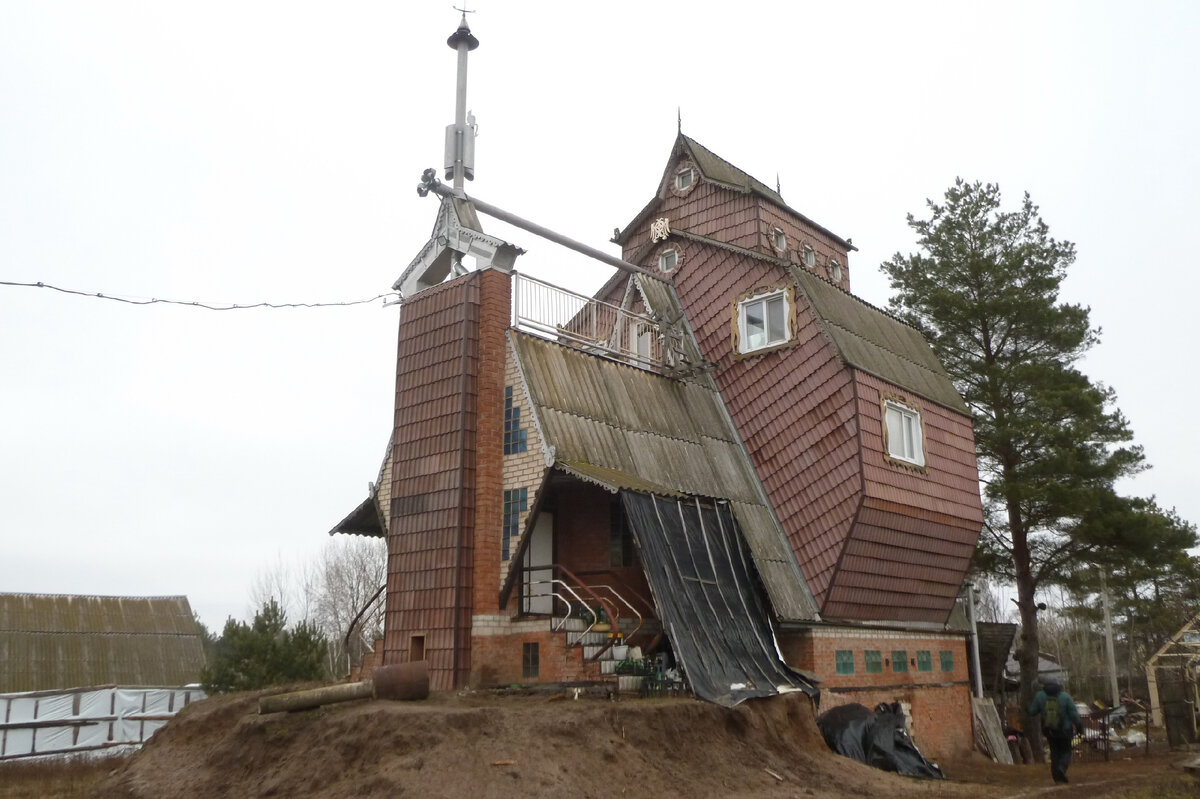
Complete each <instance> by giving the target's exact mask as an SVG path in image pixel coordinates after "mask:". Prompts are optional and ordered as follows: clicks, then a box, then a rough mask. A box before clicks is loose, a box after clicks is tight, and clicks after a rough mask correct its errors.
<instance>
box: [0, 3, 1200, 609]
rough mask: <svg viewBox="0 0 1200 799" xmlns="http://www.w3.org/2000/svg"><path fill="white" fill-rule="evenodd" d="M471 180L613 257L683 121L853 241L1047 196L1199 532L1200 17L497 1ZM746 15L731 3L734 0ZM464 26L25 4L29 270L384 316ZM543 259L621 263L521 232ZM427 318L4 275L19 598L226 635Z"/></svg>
mask: <svg viewBox="0 0 1200 799" xmlns="http://www.w3.org/2000/svg"><path fill="white" fill-rule="evenodd" d="M472 7H473V8H477V9H478V13H476V14H473V15H471V17H470V23H471V27H472V30H473V32H474V33H475V34H476V35H477V36H478V38H479V39H480V41H481V46H480V48H479V49H478V50H476V51H475V52H474V53H472V55H471V61H470V90H469V100H468V105H469V107H470V108H471V109H473V110H474V112H475V114H476V117H477V119H478V122H479V126H480V138H479V140H478V143H477V158H476V172H477V179H476V181H475V182H474V183H473V184H468V193H470V194H473V195H475V196H478V197H479V198H480V199H483V200H486V201H488V202H490V203H493V204H495V205H499V206H501V207H502V208H505V209H506V210H509V211H511V212H513V213H516V214H518V215H521V216H524V217H526V218H528V219H533V220H535V221H537V222H538V223H540V224H542V225H544V226H547V227H550V228H552V229H554V230H557V231H559V232H562V233H564V234H566V235H569V236H571V237H574V238H577V239H580V240H582V241H585V242H587V243H590V244H592V245H593V246H597V247H601V248H604V249H606V250H608V251H610V252H613V253H616V252H617V250H616V248H615V247H614V246H612V245H610V244H607V241H608V239H609V238H610V237H611V235H612V231H613V228H614V227H623V226H624V225H625V224H626V223H627V222H628V221H629V220H630V219H632V217H633V216H634V215H635V214H636V213H637V212H638V211H639V210H640V209H641V208H642V206H643V205H644V204H645V203H646V202H647V201H648V200H649V199H650V198H651V196H652V193H653V191H654V189H655V187H656V185H657V182H658V180H659V177H660V176H661V174H662V170H663V168H664V166H665V159H666V158H667V155H668V153H669V150H670V147H671V144H672V142H673V140H674V136H675V129H676V114H677V109H678V110H679V111H680V112H681V113H682V120H683V130H684V132H685V133H687V134H689V135H690V136H692V137H693V138H695V139H697V140H698V141H700V142H701V143H703V144H704V145H706V146H707V147H709V148H710V149H712V150H714V151H715V152H716V153H718V154H720V155H721V156H723V157H725V158H726V159H728V160H729V161H731V162H733V163H734V164H736V165H738V166H740V167H742V168H743V169H745V170H746V171H748V172H750V173H751V174H753V175H755V176H756V177H758V178H760V179H761V180H763V181H764V182H766V183H768V184H772V185H773V184H774V182H775V179H776V175H777V174H778V176H779V180H780V182H781V184H782V192H783V196H784V197H785V199H786V200H787V201H788V203H789V204H790V205H792V206H793V207H794V208H796V209H797V210H799V211H801V212H802V213H804V214H806V215H807V216H809V217H811V218H813V219H815V220H816V221H818V222H819V223H821V224H822V225H824V226H826V227H828V228H829V229H831V230H833V231H834V232H835V233H837V234H839V235H841V236H843V237H853V239H854V243H855V244H856V245H857V246H858V247H859V248H860V251H859V252H858V253H855V254H853V256H852V258H851V260H850V279H851V286H852V288H853V290H854V291H855V292H856V293H857V294H859V295H860V296H862V297H864V298H865V299H867V300H868V301H870V302H872V303H875V304H877V305H884V304H885V303H886V302H887V298H888V289H887V284H886V281H885V279H884V278H883V277H882V276H881V275H880V273H879V271H878V267H879V264H880V262H881V261H883V260H884V259H886V258H888V257H889V256H890V255H891V254H892V253H894V252H896V251H898V250H899V251H903V252H905V253H908V252H911V251H913V249H914V243H915V240H914V237H913V235H912V233H911V231H910V230H909V228H908V227H907V225H906V224H905V215H906V214H907V213H908V212H915V213H917V214H923V213H924V201H925V199H926V198H929V197H933V198H937V197H940V196H941V194H942V193H943V191H944V190H945V188H946V187H947V186H948V185H950V184H951V183H952V182H953V180H954V178H955V177H956V176H960V175H961V176H962V177H964V178H967V179H971V180H974V179H980V180H984V181H991V182H998V183H999V184H1000V185H1001V188H1002V189H1003V191H1004V192H1005V195H1006V197H1007V200H1008V205H1009V206H1010V207H1011V206H1015V205H1016V203H1017V202H1018V201H1019V199H1020V195H1021V192H1024V191H1029V192H1030V193H1031V194H1032V195H1033V199H1034V201H1035V202H1037V203H1038V204H1039V205H1040V206H1041V208H1042V213H1043V216H1044V218H1045V219H1046V221H1047V222H1048V223H1049V225H1050V228H1051V231H1052V233H1053V235H1055V236H1056V237H1058V238H1062V239H1068V240H1071V241H1074V242H1075V243H1076V244H1077V246H1078V252H1079V255H1078V262H1077V263H1076V265H1075V266H1074V267H1073V269H1072V270H1071V273H1070V277H1069V278H1068V280H1067V282H1066V284H1065V287H1064V299H1067V300H1070V301H1073V302H1081V303H1084V304H1086V305H1089V306H1090V307H1091V309H1092V321H1093V323H1094V324H1095V325H1097V326H1100V327H1101V328H1103V339H1102V343H1101V345H1100V346H1099V348H1097V349H1096V350H1095V351H1094V353H1093V354H1092V355H1090V356H1089V357H1088V359H1087V362H1086V365H1085V367H1086V370H1087V371H1088V373H1089V374H1090V375H1091V376H1092V377H1093V378H1094V379H1097V380H1099V381H1102V382H1104V383H1106V384H1108V385H1111V386H1112V387H1113V388H1114V389H1116V391H1117V396H1118V399H1119V405H1120V407H1121V409H1122V410H1123V411H1124V412H1125V413H1126V415H1127V416H1128V417H1129V419H1130V421H1131V423H1132V426H1133V429H1134V431H1135V433H1136V435H1137V440H1138V442H1139V443H1141V444H1143V445H1144V446H1145V449H1146V454H1147V457H1148V460H1149V462H1150V463H1151V464H1153V467H1154V468H1153V469H1152V470H1151V471H1149V472H1148V473H1146V474H1144V475H1142V476H1140V477H1138V478H1137V479H1136V480H1135V481H1133V482H1132V483H1130V484H1129V485H1127V486H1126V487H1125V488H1126V490H1128V491H1130V492H1134V493H1138V494H1143V495H1149V494H1155V495H1157V496H1158V499H1159V501H1160V502H1161V503H1162V504H1164V505H1165V506H1167V507H1172V506H1174V507H1177V508H1178V510H1179V511H1180V513H1181V514H1182V515H1183V516H1184V517H1185V518H1187V519H1189V520H1191V521H1198V520H1200V496H1198V493H1200V492H1197V490H1196V480H1195V466H1194V463H1195V459H1196V455H1197V453H1198V452H1200V425H1197V424H1196V423H1195V422H1194V421H1193V420H1191V419H1190V418H1189V409H1190V405H1191V403H1192V401H1193V400H1194V399H1195V397H1196V395H1197V393H1198V389H1200V378H1198V377H1197V375H1196V363H1197V361H1198V360H1200V359H1198V358H1197V357H1196V355H1195V354H1194V353H1193V352H1192V349H1193V346H1194V336H1193V335H1192V321H1193V318H1194V316H1195V312H1194V308H1195V306H1196V303H1197V297H1200V278H1198V277H1197V270H1196V268H1195V258H1194V257H1193V253H1192V252H1191V250H1192V249H1193V247H1194V246H1195V242H1194V241H1193V239H1192V235H1193V231H1194V230H1195V226H1196V223H1195V220H1196V219H1197V217H1200V174H1198V173H1200V167H1198V160H1200V157H1198V155H1197V152H1198V149H1200V148H1198V146H1197V142H1200V122H1198V112H1197V79H1198V77H1200V47H1197V46H1196V44H1195V42H1196V40H1197V38H1198V37H1200V4H1196V3H1187V2H1144V3H1137V4H1132V3H1103V2H1096V1H1095V0H1090V1H1089V2H1081V3H1065V2H1060V3H1055V2H1037V3H1022V2H1005V3H995V2H993V3H987V4H984V3H971V4H967V3H957V2H954V3H923V2H906V3H896V2H888V3H836V4H835V3H799V2H787V3H764V2H753V1H749V0H747V1H744V2H740V3H736V4H733V5H729V4H724V5H721V6H719V8H720V11H719V12H710V11H705V10H703V9H704V8H705V5H704V4H701V3H695V2H679V3H647V2H640V3H627V2H609V3H562V2H558V3H549V2H521V3H515V2H509V3H499V2H495V1H494V0H478V2H477V3H474V4H472ZM714 7H716V6H714ZM457 24H458V14H457V13H456V12H455V11H453V10H452V8H451V4H450V3H449V2H424V1H422V2H407V3H398V2H394V0H393V1H391V2H376V3H368V2H354V3H337V4H333V3H327V4H316V3H296V2H288V3H247V2H212V1H211V0H209V1H207V2H203V3H199V2H194V3H192V2H189V3H181V2H152V3H151V2H147V3H128V2H117V1H116V0H106V2H103V3H96V2H81V3H68V2H53V1H51V0H38V1H37V2H20V1H19V0H4V2H0V281H10V282H37V281H41V282H44V283H48V284H52V285H55V286H60V287H63V288H69V289H74V290H79V291H85V292H100V293H104V294H109V295H121V296H126V297H139V298H169V299H176V300H185V301H199V302H208V303H237V304H251V303H256V302H263V301H266V302H273V303H288V302H308V303H316V302H339V301H346V300H357V299H364V298H368V297H373V296H375V295H378V294H381V293H384V292H387V291H389V290H390V288H391V285H392V283H393V282H394V281H395V280H396V278H397V277H398V276H399V275H400V273H401V271H402V270H403V269H404V267H405V266H406V265H407V264H408V263H409V261H410V260H411V259H412V258H413V257H414V256H415V254H416V253H417V251H418V249H419V248H420V247H421V245H422V244H423V243H424V242H425V240H426V238H427V237H428V235H429V231H430V228H431V226H432V224H433V219H434V214H435V211H436V204H435V201H434V199H432V198H426V199H420V198H418V197H417V195H416V192H415V191H414V188H415V186H416V184H417V182H418V179H419V177H420V174H421V171H422V170H423V169H424V168H426V167H429V166H440V159H441V158H442V137H443V129H444V127H445V125H447V124H449V123H451V122H452V121H453V116H454V97H453V93H454V80H455V76H454V69H455V57H454V54H453V52H451V51H450V50H449V49H448V48H447V47H446V44H445V40H446V38H447V36H449V35H450V34H451V33H452V32H453V31H454V28H455V27H456V26H457ZM484 224H485V229H486V230H487V231H488V232H489V233H493V234H495V235H498V236H501V237H502V238H505V239H507V240H508V241H511V242H513V243H514V244H517V245H519V246H522V247H524V248H525V249H527V250H529V254H528V255H525V256H522V257H521V259H520V260H519V261H518V268H519V269H521V270H523V271H526V272H528V273H530V274H533V275H535V276H538V277H541V278H544V279H547V280H550V281H552V282H555V283H558V284H560V285H565V286H567V287H570V288H574V289H576V290H580V291H585V292H590V291H591V290H594V289H595V288H596V287H598V286H599V285H600V283H602V282H603V281H604V280H605V279H606V278H607V277H608V276H609V274H610V273H609V271H608V270H607V269H606V268H598V267H595V266H593V265H592V264H590V263H588V262H586V261H583V260H581V259H580V258H578V257H575V256H573V255H571V254H569V253H567V252H566V251H564V250H562V249H560V248H557V247H555V246H554V245H550V244H548V243H546V242H543V241H541V240H539V239H537V238H535V237H533V236H531V235H529V234H526V233H524V232H522V231H516V230H513V229H511V228H506V227H505V226H503V225H500V224H497V223H494V222H489V221H488V220H486V219H485V220H484ZM397 316H398V315H397V309H396V308H395V307H390V308H385V307H383V306H382V301H377V302H375V303H372V304H368V305H359V306H353V307H346V308H315V309H281V310H236V311H226V312H213V311H206V310H201V309H197V308H187V307H178V306H169V305H149V306H133V305H128V304H123V303H117V302H112V301H107V300H100V299H88V298H82V297H77V296H71V295H66V294H61V293H58V292H53V291H51V290H49V289H37V288H19V287H10V286H0V375H2V377H0V430H2V431H3V432H2V434H0V536H2V539H0V540H2V543H3V548H2V550H0V551H2V553H3V554H2V555H0V591H20V592H40V593H82V594H93V593H95V594H123V595H162V594H186V595H187V596H188V597H189V598H190V600H191V603H192V607H193V608H194V609H195V610H197V611H198V612H199V613H200V614H201V616H202V618H203V620H204V621H205V622H206V623H207V624H208V625H209V626H210V627H218V628H219V627H220V625H221V624H222V622H223V621H224V619H225V618H226V617H227V616H230V615H232V616H235V617H239V618H241V617H244V616H246V615H247V612H248V610H249V609H250V596H249V589H250V586H251V584H252V583H253V581H254V579H255V574H256V573H257V572H259V571H261V570H263V569H265V568H269V567H270V566H271V565H272V564H273V563H276V562H278V561H280V560H284V561H288V562H295V561H297V560H303V559H305V558H311V557H312V556H313V555H314V553H316V552H317V551H318V550H319V549H320V548H321V546H322V545H323V544H324V543H325V541H326V540H327V536H326V532H327V531H328V530H329V528H330V527H332V526H333V525H334V524H335V523H336V522H337V521H338V520H339V519H341V518H342V517H343V516H344V515H346V514H347V513H348V512H349V511H350V510H352V509H353V508H354V506H355V505H356V504H357V503H359V502H360V501H361V500H362V499H364V498H365V497H366V495H367V483H368V482H369V481H371V480H374V479H375V477H376V473H377V470H378V468H379V464H380V461H381V458H382V456H383V450H384V445H385V443H386V441H387V438H388V435H389V428H390V424H391V417H392V402H393V384H394V369H395V364H394V358H395V350H396V323H397Z"/></svg>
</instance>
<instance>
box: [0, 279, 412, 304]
mask: <svg viewBox="0 0 1200 799" xmlns="http://www.w3.org/2000/svg"><path fill="white" fill-rule="evenodd" d="M0 286H20V287H24V288H37V289H52V290H54V291H59V292H62V293H63V294H74V295H76V296H78V297H90V298H92V299H97V300H113V301H114V302H124V303H127V304H129V305H154V304H163V305H183V306H185V307H187V308H203V309H204V310H206V311H247V310H250V309H251V308H343V307H346V306H350V305H366V304H367V303H370V302H375V301H376V300H382V299H386V298H388V297H396V296H399V295H397V294H396V292H394V291H389V292H387V293H386V294H376V295H375V296H374V297H371V298H369V299H366V300H349V301H347V302H256V303H251V304H249V305H240V304H231V305H209V304H208V303H203V302H187V301H185V300H160V299H158V298H151V299H133V298H130V297H118V296H116V295H113V294H101V293H98V292H97V293H92V292H87V291H75V290H74V289H64V288H60V287H58V286H52V285H50V284H49V283H42V282H41V281H38V282H37V283H14V282H11V281H8V280H0Z"/></svg>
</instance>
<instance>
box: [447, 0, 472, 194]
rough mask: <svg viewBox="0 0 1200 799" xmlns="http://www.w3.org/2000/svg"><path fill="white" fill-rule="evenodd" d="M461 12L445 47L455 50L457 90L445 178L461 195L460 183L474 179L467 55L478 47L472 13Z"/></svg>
mask: <svg viewBox="0 0 1200 799" xmlns="http://www.w3.org/2000/svg"><path fill="white" fill-rule="evenodd" d="M454 10H455V11H461V12H462V22H460V23H459V24H458V30H456V31H454V33H452V34H451V35H450V38H449V39H447V40H446V44H447V45H448V46H449V47H450V49H451V50H457V51H458V87H457V90H456V92H455V96H454V124H453V125H448V126H447V127H446V159H445V160H446V177H447V178H448V179H453V181H454V191H455V192H456V193H458V194H462V193H463V180H464V179H466V180H474V179H475V125H474V120H471V121H470V122H468V121H467V53H469V52H470V51H471V50H474V49H475V48H476V47H478V46H479V40H478V39H476V38H475V37H474V36H472V35H471V28H470V26H469V25H467V14H473V13H475V12H473V11H468V10H467V9H465V8H455V9H454Z"/></svg>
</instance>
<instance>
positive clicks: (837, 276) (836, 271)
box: [829, 258, 842, 283]
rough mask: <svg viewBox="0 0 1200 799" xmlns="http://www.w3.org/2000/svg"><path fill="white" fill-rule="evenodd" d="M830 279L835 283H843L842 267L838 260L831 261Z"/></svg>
mask: <svg viewBox="0 0 1200 799" xmlns="http://www.w3.org/2000/svg"><path fill="white" fill-rule="evenodd" d="M829 279H830V280H832V281H833V282H834V283H841V282H842V265H841V264H839V263H838V262H837V259H836V258H830V259H829Z"/></svg>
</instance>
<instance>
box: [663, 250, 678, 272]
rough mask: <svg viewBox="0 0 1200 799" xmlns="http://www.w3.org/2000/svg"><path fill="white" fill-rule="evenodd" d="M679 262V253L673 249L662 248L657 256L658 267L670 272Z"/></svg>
mask: <svg viewBox="0 0 1200 799" xmlns="http://www.w3.org/2000/svg"><path fill="white" fill-rule="evenodd" d="M678 263H679V253H677V252H675V250H663V251H662V253H660V254H659V256H658V268H659V269H661V270H662V271H664V272H670V271H671V270H672V269H674V268H675V266H676V265H677V264H678Z"/></svg>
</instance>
